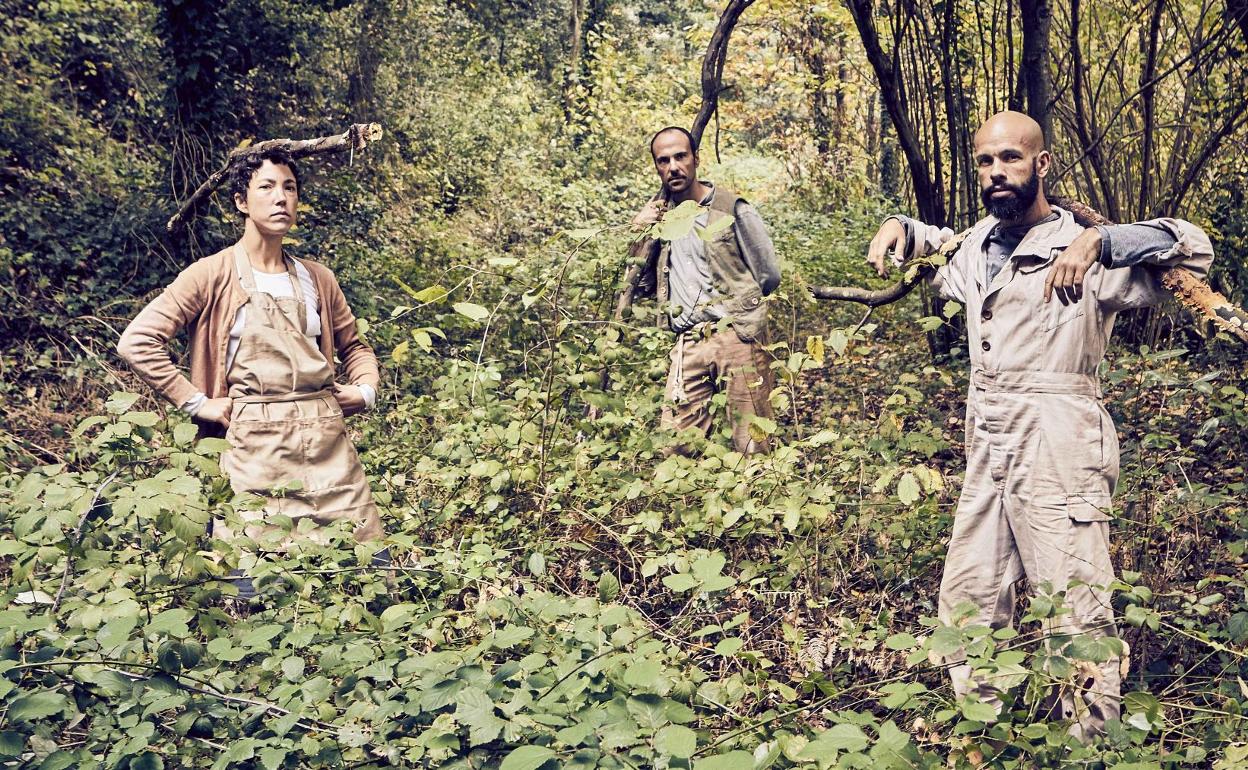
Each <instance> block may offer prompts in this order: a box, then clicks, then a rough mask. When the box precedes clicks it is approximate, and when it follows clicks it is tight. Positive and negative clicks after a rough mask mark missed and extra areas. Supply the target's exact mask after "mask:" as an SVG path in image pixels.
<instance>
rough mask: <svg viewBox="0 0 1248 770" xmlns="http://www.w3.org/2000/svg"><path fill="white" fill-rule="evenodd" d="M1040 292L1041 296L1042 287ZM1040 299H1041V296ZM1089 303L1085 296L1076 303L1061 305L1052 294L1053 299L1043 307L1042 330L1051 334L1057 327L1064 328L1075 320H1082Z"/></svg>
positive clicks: (1089, 300)
mask: <svg viewBox="0 0 1248 770" xmlns="http://www.w3.org/2000/svg"><path fill="white" fill-rule="evenodd" d="M1041 292H1042V295H1043V286H1042V287H1041ZM1041 298H1042V299H1043V296H1042V297H1041ZM1091 301H1092V300H1091V299H1089V298H1088V297H1087V296H1086V295H1085V296H1084V297H1083V298H1082V299H1080V300H1079V301H1078V302H1071V303H1070V304H1067V305H1063V304H1062V301H1061V300H1059V299H1058V298H1057V295H1056V294H1054V296H1053V298H1052V299H1050V300H1049V301H1048V302H1047V303H1046V305H1045V310H1044V330H1045V331H1046V332H1051V331H1053V330H1055V329H1057V328H1058V327H1059V326H1065V325H1066V324H1068V323H1070V322H1071V321H1074V320H1075V319H1077V318H1082V317H1083V315H1084V313H1085V312H1086V309H1087V306H1088V303H1089V302H1091Z"/></svg>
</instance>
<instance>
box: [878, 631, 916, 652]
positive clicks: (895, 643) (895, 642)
mask: <svg viewBox="0 0 1248 770" xmlns="http://www.w3.org/2000/svg"><path fill="white" fill-rule="evenodd" d="M918 645H919V640H918V639H915V638H914V636H912V635H911V634H905V633H902V634H893V635H892V636H890V637H888V638H887V639H885V640H884V646H885V647H887V648H888V649H890V650H909V649H911V648H913V647H917V646H918Z"/></svg>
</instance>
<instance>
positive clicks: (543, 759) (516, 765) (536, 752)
mask: <svg viewBox="0 0 1248 770" xmlns="http://www.w3.org/2000/svg"><path fill="white" fill-rule="evenodd" d="M554 758H555V752H554V751H553V750H551V749H548V748H546V747H545V746H521V747H519V748H517V749H514V750H512V752H511V753H510V754H508V755H507V756H505V757H503V763H502V764H501V765H499V770H537V768H539V767H541V766H542V765H544V764H546V763H547V762H549V761H550V760H552V759H554Z"/></svg>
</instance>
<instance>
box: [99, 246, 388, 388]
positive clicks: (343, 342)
mask: <svg viewBox="0 0 1248 770" xmlns="http://www.w3.org/2000/svg"><path fill="white" fill-rule="evenodd" d="M299 261H300V263H302V264H303V266H304V267H306V268H307V269H308V273H310V274H311V276H312V281H313V282H314V283H315V284H316V293H317V296H318V297H319V304H320V307H319V308H318V310H319V312H320V315H321V328H322V330H327V329H332V330H333V333H332V334H326V333H325V332H324V331H322V333H321V338H320V344H321V352H322V353H324V354H325V360H327V361H329V362H331V363H332V362H333V360H334V354H335V353H337V355H338V357H339V358H340V359H341V360H342V363H343V368H344V369H345V370H346V375H347V381H348V382H350V383H351V384H353V385H361V384H367V385H371V386H373V388H377V386H378V385H379V384H380V381H381V374H380V371H379V370H378V366H377V356H376V355H374V354H373V349H372V348H370V347H369V346H368V345H366V344H365V343H364V341H363V340H361V339H360V337H359V334H357V333H356V330H355V315H354V314H353V313H352V312H351V308H350V307H349V306H348V305H347V298H346V297H345V296H343V294H342V288H341V287H340V286H339V285H338V280H337V279H336V278H334V273H333V271H331V270H330V269H329V268H327V267H325V266H324V265H319V264H317V263H315V262H309V261H307V260H303V259H301V260H299ZM245 304H247V293H246V292H245V291H243V285H242V283H241V282H239V280H238V274H237V273H236V272H235V268H234V246H233V245H231V246H230V247H229V248H225V249H222V250H221V251H218V252H217V253H216V254H213V255H212V256H209V257H204V258H203V259H200V260H198V261H197V262H196V263H195V264H193V265H191V266H190V267H188V268H187V269H185V270H183V271H182V272H181V273H179V274H178V277H177V278H175V279H174V280H173V283H171V284H169V286H167V287H166V288H165V290H164V291H163V292H161V294H160V296H159V297H157V298H156V299H154V300H152V301H151V302H150V303H148V305H147V307H145V308H143V309H142V310H141V311H139V314H138V315H137V316H135V318H134V320H133V321H131V322H130V325H129V326H127V327H126V330H125V331H124V332H122V333H121V339H120V340H119V341H118V342H117V353H118V354H119V355H120V356H121V357H122V358H123V359H124V360H125V361H126V363H128V364H130V367H131V368H132V369H134V371H135V372H136V373H137V374H138V375H139V376H140V377H142V378H143V380H144V381H145V382H147V384H148V385H151V386H152V388H153V389H154V390H155V391H156V392H157V393H159V394H160V395H161V396H164V397H165V398H166V399H168V400H169V401H171V402H172V403H173V404H174V405H176V406H181V405H182V404H185V403H186V402H187V401H189V400H190V399H191V397H192V396H194V395H195V394H196V393H197V392H200V391H203V393H204V394H206V395H207V396H208V398H221V397H222V396H225V395H226V391H227V389H228V388H227V385H226V381H225V350H226V346H227V345H228V344H229V341H230V327H231V326H233V325H234V318H235V316H237V315H238V309H239V308H240V307H242V306H243V305H245ZM184 328H185V329H187V330H188V332H189V335H190V337H189V343H188V345H187V350H188V352H189V354H190V359H191V367H190V368H191V376H190V379H187V378H186V376H184V375H183V374H182V373H181V372H180V371H178V369H177V367H176V366H174V364H173V361H172V360H171V359H170V356H169V340H171V339H173V337H175V336H176V335H177V334H178V332H179V331H181V330H182V329H184Z"/></svg>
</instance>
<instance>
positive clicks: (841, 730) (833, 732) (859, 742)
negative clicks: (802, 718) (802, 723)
mask: <svg viewBox="0 0 1248 770" xmlns="http://www.w3.org/2000/svg"><path fill="white" fill-rule="evenodd" d="M870 743H871V739H870V738H868V737H867V734H866V733H864V732H863V731H862V728H861V727H859V726H858V725H854V724H849V723H846V722H842V723H841V724H836V725H832V727H830V728H828V729H827V730H824V731H823V732H821V733H819V734H818V735H816V736H815V739H814V740H813V741H811V742H810V743H808V744H806V748H804V749H802V752H801V754H799V755H798V756H799V757H800V758H802V759H821V760H833V759H835V758H836V755H837V754H838V753H840V752H842V751H862V750H863V749H865V748H866V747H867V746H868V745H870Z"/></svg>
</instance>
